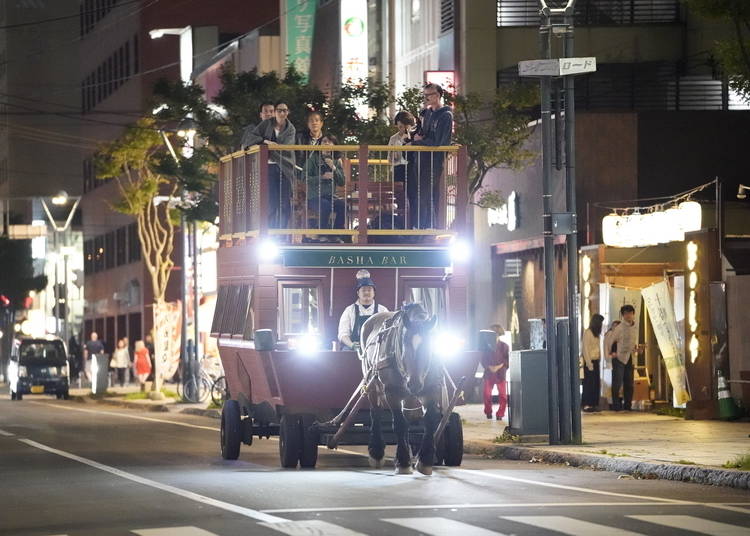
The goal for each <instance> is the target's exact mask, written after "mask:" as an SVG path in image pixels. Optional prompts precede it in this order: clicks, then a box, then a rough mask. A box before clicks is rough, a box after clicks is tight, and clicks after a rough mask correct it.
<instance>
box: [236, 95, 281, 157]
mask: <svg viewBox="0 0 750 536" xmlns="http://www.w3.org/2000/svg"><path fill="white" fill-rule="evenodd" d="M275 108H276V107H275V106H274V104H273V103H272V102H268V101H266V102H263V103H261V105H260V107H259V108H258V116H259V117H260V120H261V121H265V120H266V119H271V118H273V116H274V110H275ZM253 130H255V124H251V125H248V126H246V127H245V128H244V129H242V138H241V139H240V150H241V151H244V150H245V149H247V148H248V147H250V146H251V145H253V144H252V143H250V142H249V140H251V139H252V135H253Z"/></svg>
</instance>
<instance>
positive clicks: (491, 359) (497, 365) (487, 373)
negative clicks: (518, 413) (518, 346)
mask: <svg viewBox="0 0 750 536" xmlns="http://www.w3.org/2000/svg"><path fill="white" fill-rule="evenodd" d="M490 329H491V330H492V331H494V332H495V334H496V335H497V340H496V342H495V348H494V351H485V352H482V366H483V367H484V414H485V415H486V416H487V418H488V419H492V388H493V387H494V386H495V385H497V402H498V407H497V413H496V414H495V417H496V418H497V420H498V421H499V420H501V419H503V417H505V409H506V408H507V407H508V390H507V384H506V382H505V372H506V371H507V370H508V362H509V361H508V345H507V344H505V343H504V342H503V341H501V340H500V335H501V334H502V333H504V330H503V327H502V326H501V325H500V324H493V325H492V326H490Z"/></svg>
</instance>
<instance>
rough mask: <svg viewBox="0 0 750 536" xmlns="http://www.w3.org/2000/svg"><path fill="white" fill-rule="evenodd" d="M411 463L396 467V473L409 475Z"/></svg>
mask: <svg viewBox="0 0 750 536" xmlns="http://www.w3.org/2000/svg"><path fill="white" fill-rule="evenodd" d="M412 472H413V471H412V469H411V465H407V466H406V467H400V466H398V467H396V474H397V475H410V474H412Z"/></svg>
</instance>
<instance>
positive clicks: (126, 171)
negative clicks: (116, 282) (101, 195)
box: [97, 118, 179, 392]
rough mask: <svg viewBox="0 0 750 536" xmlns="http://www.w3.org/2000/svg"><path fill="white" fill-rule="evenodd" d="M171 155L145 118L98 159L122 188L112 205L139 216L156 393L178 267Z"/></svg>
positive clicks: (102, 171)
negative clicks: (171, 285) (169, 291)
mask: <svg viewBox="0 0 750 536" xmlns="http://www.w3.org/2000/svg"><path fill="white" fill-rule="evenodd" d="M170 158H171V156H170V155H169V154H168V153H167V151H166V148H165V147H164V141H163V139H162V134H161V133H160V132H159V131H158V130H157V129H156V123H155V121H154V120H153V119H150V118H145V119H140V120H139V121H137V122H136V124H135V125H133V126H131V127H128V128H127V129H126V130H125V132H124V133H123V134H122V135H121V136H120V137H119V138H118V139H116V140H114V141H112V142H110V143H107V144H105V145H103V146H102V147H101V148H100V150H99V151H98V159H97V177H98V178H101V179H106V178H111V179H114V181H115V183H116V184H117V187H118V189H119V192H120V199H119V200H118V201H116V202H115V203H113V204H112V208H113V209H114V210H116V211H117V212H120V213H122V214H127V215H129V216H133V217H134V218H135V219H136V222H137V226H138V238H139V239H140V243H141V253H142V257H143V260H144V263H145V264H146V268H147V269H148V272H149V275H150V276H151V286H152V288H153V295H154V353H155V355H154V383H153V391H155V392H160V391H161V385H162V375H163V372H162V370H161V368H162V365H163V362H164V359H165V358H164V356H166V355H169V352H168V348H169V346H170V341H169V340H167V337H165V335H164V333H165V329H167V326H168V325H169V319H168V316H167V302H166V293H167V284H168V283H169V277H170V274H171V272H172V268H173V267H174V260H173V259H172V252H173V249H174V234H175V233H174V231H175V222H176V221H177V220H178V218H177V217H176V215H175V212H176V211H175V209H174V204H173V201H172V200H173V199H174V197H175V195H176V194H177V191H178V188H179V182H178V181H177V180H176V178H175V177H174V176H169V175H166V174H164V173H163V170H164V169H165V168H167V169H168V168H170V165H169V159H170ZM162 200H163V201H162ZM159 201H162V202H159Z"/></svg>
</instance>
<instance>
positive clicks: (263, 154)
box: [258, 143, 269, 236]
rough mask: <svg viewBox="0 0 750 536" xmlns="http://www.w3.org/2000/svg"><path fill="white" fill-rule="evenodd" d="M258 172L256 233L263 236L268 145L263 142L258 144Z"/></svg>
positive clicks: (266, 214) (266, 196)
mask: <svg viewBox="0 0 750 536" xmlns="http://www.w3.org/2000/svg"><path fill="white" fill-rule="evenodd" d="M258 158H260V174H259V180H260V184H259V185H258V186H259V188H258V191H259V192H260V199H259V200H258V201H259V202H258V212H259V213H260V218H259V219H258V234H259V236H265V234H266V231H268V209H269V206H268V145H266V144H265V143H261V144H260V153H258Z"/></svg>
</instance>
